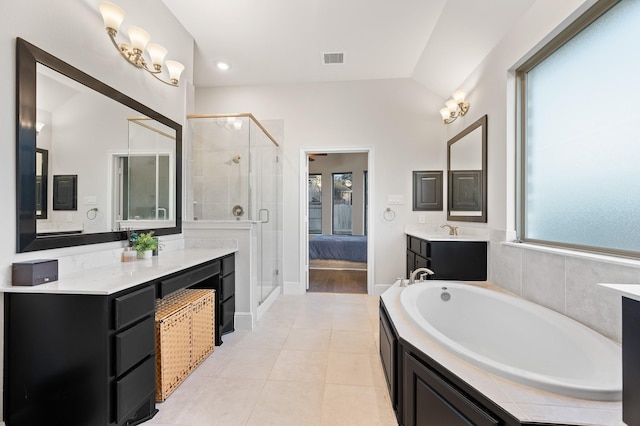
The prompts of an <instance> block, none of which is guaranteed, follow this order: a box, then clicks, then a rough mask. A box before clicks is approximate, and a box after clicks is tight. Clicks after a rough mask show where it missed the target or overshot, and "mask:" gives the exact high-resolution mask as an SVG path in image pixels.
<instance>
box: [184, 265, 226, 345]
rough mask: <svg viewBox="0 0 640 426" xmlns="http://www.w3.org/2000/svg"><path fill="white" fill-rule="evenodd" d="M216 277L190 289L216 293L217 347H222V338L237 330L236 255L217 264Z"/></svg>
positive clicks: (191, 286)
mask: <svg viewBox="0 0 640 426" xmlns="http://www.w3.org/2000/svg"><path fill="white" fill-rule="evenodd" d="M217 265H218V266H217V268H218V269H217V272H216V275H215V276H211V277H208V278H206V279H202V280H200V281H199V282H194V283H191V284H190V285H189V287H190V288H206V289H213V290H215V291H216V296H215V297H216V309H215V322H216V324H215V327H216V336H215V337H216V346H220V345H221V344H222V343H223V342H222V336H223V335H225V334H227V333H231V332H232V331H234V330H235V325H234V324H235V323H234V317H235V313H236V275H235V255H233V254H230V255H228V256H225V257H223V258H221V259H220V260H219V261H218V264H217Z"/></svg>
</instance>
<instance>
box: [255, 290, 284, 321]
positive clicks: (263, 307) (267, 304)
mask: <svg viewBox="0 0 640 426" xmlns="http://www.w3.org/2000/svg"><path fill="white" fill-rule="evenodd" d="M281 293H282V288H276V289H275V290H273V291H272V292H271V294H270V295H269V296H268V297H267V298H266V299H265V301H264V302H262V303H261V304H259V305H258V315H257V317H258V322H260V318H262V316H263V315H264V314H266V313H267V312H268V311H269V309H271V306H272V305H273V304H274V303H275V302H276V300H278V297H280V294H281Z"/></svg>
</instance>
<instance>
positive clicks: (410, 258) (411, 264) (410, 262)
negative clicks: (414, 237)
mask: <svg viewBox="0 0 640 426" xmlns="http://www.w3.org/2000/svg"><path fill="white" fill-rule="evenodd" d="M414 269H416V254H415V253H414V252H412V251H411V250H407V275H405V278H409V275H411V272H412V271H413V270H414Z"/></svg>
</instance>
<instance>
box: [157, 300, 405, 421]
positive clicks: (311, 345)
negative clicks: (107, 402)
mask: <svg viewBox="0 0 640 426" xmlns="http://www.w3.org/2000/svg"><path fill="white" fill-rule="evenodd" d="M223 341H224V344H223V345H222V346H219V347H216V349H215V351H214V353H213V354H212V355H211V356H210V357H209V358H208V359H207V360H205V361H204V363H203V364H202V365H200V367H198V369H197V370H196V371H194V372H193V373H192V374H191V376H189V378H187V380H186V381H185V382H184V383H183V384H182V385H180V387H179V388H178V389H177V390H176V391H175V392H174V393H173V394H172V395H171V396H170V397H169V398H168V399H167V400H166V401H165V402H163V403H159V404H157V408H158V409H159V410H160V412H159V413H158V414H157V415H156V416H155V417H154V418H153V419H152V420H150V421H149V422H147V423H145V425H150V426H151V425H163V426H212V425H224V426H228V425H260V426H263V425H278V426H285V425H295V426H303V425H319V426H325V425H326V426H329V425H331V426H335V425H349V426H355V425H366V426H375V425H379V426H397V423H396V421H395V416H394V413H393V410H392V409H391V403H390V401H389V394H388V393H387V388H386V382H385V379H384V376H383V372H382V367H381V365H380V359H379V355H378V298H377V297H373V296H368V295H362V294H328V293H308V294H305V295H302V296H280V297H279V298H278V300H277V301H276V303H275V304H274V305H273V307H272V308H271V309H270V310H269V312H267V314H265V316H264V317H263V318H262V320H261V321H260V324H259V326H258V327H257V328H256V329H255V330H253V331H236V332H234V333H232V334H228V335H226V336H224V337H223Z"/></svg>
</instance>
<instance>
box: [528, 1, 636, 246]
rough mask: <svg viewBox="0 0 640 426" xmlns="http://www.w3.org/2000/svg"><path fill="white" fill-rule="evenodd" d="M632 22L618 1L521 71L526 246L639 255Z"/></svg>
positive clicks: (631, 12)
mask: <svg viewBox="0 0 640 426" xmlns="http://www.w3.org/2000/svg"><path fill="white" fill-rule="evenodd" d="M639 23H640V0H623V1H621V2H620V3H618V4H617V5H616V6H614V7H613V8H611V9H609V11H607V12H606V13H604V14H603V15H601V16H600V17H599V18H598V19H596V20H595V21H593V22H592V23H591V24H590V25H588V26H587V27H586V28H584V29H583V30H582V31H581V32H580V33H578V34H577V35H576V36H575V37H573V38H572V39H570V40H569V41H568V42H566V43H565V44H564V45H562V46H561V47H559V48H558V49H556V50H555V51H553V53H551V54H549V55H548V56H547V57H546V58H545V59H544V60H542V61H541V62H539V63H538V64H537V65H535V66H533V67H532V68H530V69H526V70H524V71H523V70H520V72H521V77H520V78H524V83H525V84H524V85H523V86H522V87H524V89H523V90H524V92H523V94H524V96H523V99H524V104H523V112H524V114H523V128H522V129H521V130H523V131H524V135H523V141H524V147H523V148H524V149H523V150H522V153H523V155H524V161H523V162H522V176H523V186H522V191H523V193H522V194H521V197H522V198H521V201H522V208H523V215H522V220H523V223H522V230H521V231H523V232H524V233H523V234H522V235H521V236H522V238H523V239H524V240H538V241H543V242H547V243H549V242H550V243H558V244H559V245H569V246H578V248H580V247H583V248H590V249H595V250H597V251H609V252H615V251H631V252H640V108H638V99H640V77H639V76H640V53H639V52H640V50H639V49H638V41H639V40H640V25H639ZM552 43H553V42H552ZM525 67H526V64H525ZM636 254H638V253H636Z"/></svg>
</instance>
